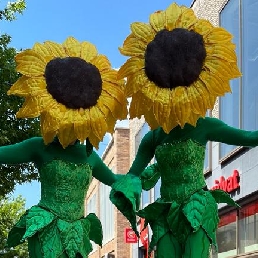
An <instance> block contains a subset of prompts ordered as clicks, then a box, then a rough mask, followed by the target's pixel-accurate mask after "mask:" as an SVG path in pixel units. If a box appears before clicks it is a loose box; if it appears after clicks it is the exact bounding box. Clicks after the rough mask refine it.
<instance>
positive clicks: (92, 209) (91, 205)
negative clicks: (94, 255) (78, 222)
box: [87, 194, 97, 252]
mask: <svg viewBox="0 0 258 258" xmlns="http://www.w3.org/2000/svg"><path fill="white" fill-rule="evenodd" d="M96 207H97V198H96V194H94V195H93V196H92V197H91V198H90V200H89V201H88V203H87V214H89V213H95V214H96V213H97V208H96ZM91 244H92V252H95V251H96V250H97V245H96V244H95V242H93V241H91Z"/></svg>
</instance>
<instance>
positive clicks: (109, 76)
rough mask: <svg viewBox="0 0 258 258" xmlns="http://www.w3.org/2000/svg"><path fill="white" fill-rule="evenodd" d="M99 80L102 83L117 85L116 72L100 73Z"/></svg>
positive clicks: (106, 71)
mask: <svg viewBox="0 0 258 258" xmlns="http://www.w3.org/2000/svg"><path fill="white" fill-rule="evenodd" d="M101 79H102V81H103V82H110V83H113V84H118V81H117V71H116V70H105V71H102V73H101Z"/></svg>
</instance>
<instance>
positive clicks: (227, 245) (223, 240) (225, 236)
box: [213, 211, 237, 258]
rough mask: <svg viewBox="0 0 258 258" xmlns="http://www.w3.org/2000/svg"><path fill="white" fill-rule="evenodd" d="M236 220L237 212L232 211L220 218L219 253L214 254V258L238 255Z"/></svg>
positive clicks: (218, 233)
mask: <svg viewBox="0 0 258 258" xmlns="http://www.w3.org/2000/svg"><path fill="white" fill-rule="evenodd" d="M236 218H237V212H236V211H232V212H230V213H228V214H226V215H224V216H222V217H221V218H220V222H219V226H218V230H217V243H218V253H216V252H214V255H213V257H214V258H215V257H216V258H217V257H218V258H220V257H229V256H232V255H236V254H237V250H236Z"/></svg>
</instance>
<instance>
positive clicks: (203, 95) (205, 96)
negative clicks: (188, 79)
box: [193, 80, 210, 116]
mask: <svg viewBox="0 0 258 258" xmlns="http://www.w3.org/2000/svg"><path fill="white" fill-rule="evenodd" d="M193 86H194V88H195V90H196V91H197V94H199V96H200V101H201V103H202V110H200V113H199V115H200V116H205V114H206V112H207V110H208V107H209V94H210V93H209V91H208V90H207V88H206V87H205V86H204V84H203V83H202V82H201V81H200V80H197V81H195V82H194V83H193Z"/></svg>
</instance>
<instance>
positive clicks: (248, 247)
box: [212, 200, 258, 258]
mask: <svg viewBox="0 0 258 258" xmlns="http://www.w3.org/2000/svg"><path fill="white" fill-rule="evenodd" d="M237 228H238V230H237ZM217 243H218V253H216V252H215V251H214V252H213V255H212V257H213V258H224V257H231V256H234V255H238V254H246V253H249V252H254V251H257V250H258V200H256V201H255V202H252V203H249V204H247V205H245V206H243V207H242V208H241V209H240V210H239V211H238V213H237V211H236V210H234V211H232V212H230V213H227V214H225V215H222V216H221V217H220V222H219V226H218V230H217ZM237 243H238V248H237Z"/></svg>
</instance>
